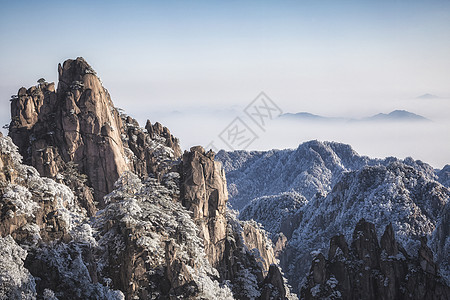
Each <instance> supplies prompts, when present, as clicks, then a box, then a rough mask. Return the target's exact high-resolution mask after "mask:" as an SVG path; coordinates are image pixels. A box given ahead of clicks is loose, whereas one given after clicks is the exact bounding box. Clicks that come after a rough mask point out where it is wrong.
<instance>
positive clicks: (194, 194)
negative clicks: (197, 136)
mask: <svg viewBox="0 0 450 300" xmlns="http://www.w3.org/2000/svg"><path fill="white" fill-rule="evenodd" d="M182 172H183V173H182V174H183V185H182V189H181V201H182V204H183V206H184V207H186V208H187V209H188V210H190V211H192V212H193V219H194V221H195V222H196V223H197V224H198V226H199V227H200V228H201V235H202V237H203V240H204V241H205V251H206V253H207V255H208V258H209V260H210V262H211V264H212V265H213V266H217V265H218V263H219V262H220V261H221V260H222V259H223V253H224V251H225V238H226V228H227V220H226V216H225V210H226V202H227V201H228V192H227V188H226V179H225V172H224V171H223V169H222V166H221V164H220V162H216V161H214V153H213V152H212V151H210V152H208V153H205V150H204V149H203V148H202V147H200V146H197V147H192V148H191V151H190V152H185V153H184V154H183V165H182Z"/></svg>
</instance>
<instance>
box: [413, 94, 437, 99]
mask: <svg viewBox="0 0 450 300" xmlns="http://www.w3.org/2000/svg"><path fill="white" fill-rule="evenodd" d="M416 98H417V99H437V98H440V97H439V96H436V95H433V94H428V93H426V94H423V95H420V96H418V97H416Z"/></svg>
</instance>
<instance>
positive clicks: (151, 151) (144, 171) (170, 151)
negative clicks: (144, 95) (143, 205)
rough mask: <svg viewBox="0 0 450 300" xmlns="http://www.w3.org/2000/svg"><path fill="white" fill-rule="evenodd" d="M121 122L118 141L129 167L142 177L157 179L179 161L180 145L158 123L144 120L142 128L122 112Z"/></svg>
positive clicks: (173, 167)
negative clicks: (122, 130) (121, 128)
mask: <svg viewBox="0 0 450 300" xmlns="http://www.w3.org/2000/svg"><path fill="white" fill-rule="evenodd" d="M121 118H122V123H123V125H124V134H122V141H123V144H124V146H125V148H124V151H125V155H126V157H127V161H128V164H129V167H130V170H133V171H134V173H136V174H137V175H139V176H140V177H141V178H146V177H148V176H149V175H151V176H154V177H156V178H157V179H159V180H160V179H161V178H162V177H163V176H164V174H166V173H168V172H170V171H171V170H175V168H176V167H175V165H177V164H179V161H178V160H179V159H180V158H181V149H180V145H179V142H178V139H177V138H175V137H173V136H172V135H171V134H170V131H169V129H167V127H163V126H162V125H161V124H160V123H158V122H157V123H156V124H154V125H152V124H151V123H150V121H148V120H147V124H146V128H145V129H143V128H141V127H140V126H139V123H138V122H137V121H136V120H135V119H133V118H132V117H130V116H127V115H126V114H124V113H122V114H121Z"/></svg>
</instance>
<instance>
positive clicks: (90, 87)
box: [9, 58, 128, 213]
mask: <svg viewBox="0 0 450 300" xmlns="http://www.w3.org/2000/svg"><path fill="white" fill-rule="evenodd" d="M58 73H59V82H58V88H57V91H55V86H54V84H53V83H45V82H44V83H40V84H39V85H37V86H34V87H31V88H29V89H28V90H27V89H25V88H21V89H20V90H19V92H18V94H17V98H15V99H13V100H12V102H11V117H12V121H11V124H10V127H9V135H10V136H11V138H12V139H13V141H14V143H15V144H16V145H18V146H19V149H20V153H21V154H22V156H23V157H24V162H25V163H27V164H30V165H33V166H34V167H35V168H36V169H37V170H38V172H39V174H41V175H42V176H46V177H49V178H54V179H58V177H61V176H62V173H63V172H64V170H66V169H67V167H66V163H67V162H72V163H73V166H75V167H76V168H75V169H74V170H73V171H76V172H77V173H79V174H85V175H87V180H88V183H87V185H88V186H90V187H92V188H93V196H94V197H93V198H95V200H96V201H99V202H102V198H103V196H105V195H106V194H107V193H109V192H111V191H112V189H113V185H114V182H115V181H116V180H117V179H118V178H119V175H120V174H121V173H122V172H123V171H125V170H127V169H128V166H127V164H126V162H125V158H124V151H123V145H122V140H121V130H122V121H121V119H120V116H119V114H118V112H117V111H116V110H115V109H114V106H113V104H112V101H111V98H110V96H109V93H108V91H107V90H106V89H105V88H104V87H103V86H102V84H101V81H100V79H99V78H98V77H97V76H96V74H95V72H94V71H93V70H92V68H91V67H90V66H89V64H88V63H87V62H86V61H85V60H84V59H83V58H77V59H76V60H70V59H69V60H67V61H65V62H64V64H63V65H62V66H61V65H59V66H58ZM72 184H73V185H74V189H75V191H76V192H78V193H77V194H78V195H79V198H80V200H81V202H82V203H84V206H85V207H86V208H87V209H88V211H90V212H91V213H93V212H94V209H93V198H92V195H91V193H90V191H89V189H87V187H86V185H84V184H83V183H72Z"/></svg>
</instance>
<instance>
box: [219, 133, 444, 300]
mask: <svg viewBox="0 0 450 300" xmlns="http://www.w3.org/2000/svg"><path fill="white" fill-rule="evenodd" d="M216 157H217V159H218V160H219V161H221V162H222V163H223V166H224V169H225V171H226V174H227V184H228V190H229V194H230V200H229V203H230V204H231V205H232V207H233V208H234V209H236V210H238V211H239V212H240V214H239V216H240V218H241V219H242V220H255V221H257V222H259V223H260V224H262V227H263V228H264V229H265V230H267V231H268V232H269V233H270V237H271V239H272V241H273V243H274V244H275V248H276V250H277V255H278V258H279V259H280V262H281V267H282V269H283V270H284V271H285V274H286V276H287V278H288V280H289V282H290V283H291V284H292V286H293V288H294V291H297V292H298V291H299V290H300V289H301V287H302V286H304V284H305V280H306V276H307V275H306V274H308V270H309V263H308V262H310V261H311V260H312V259H313V255H312V253H315V252H316V251H319V252H321V253H322V254H323V255H325V256H326V254H327V253H326V251H328V247H327V244H328V241H329V240H330V239H331V238H333V236H335V235H338V234H343V236H344V237H345V239H346V240H347V241H350V240H351V237H352V232H353V229H354V228H355V226H356V225H357V223H358V221H359V220H360V219H362V218H364V219H365V220H368V221H369V222H372V223H373V224H375V226H376V228H377V230H378V232H377V234H378V235H379V236H381V235H382V234H383V232H382V230H383V229H384V228H385V227H386V226H387V225H389V224H390V223H391V224H392V226H393V230H394V232H395V235H396V236H397V238H398V239H399V241H400V244H401V245H402V247H404V248H405V249H406V250H405V251H406V252H407V253H408V255H411V256H413V255H414V254H415V253H416V252H417V250H418V245H419V244H420V243H419V241H420V238H421V237H422V236H426V237H428V239H429V240H430V243H429V244H430V247H431V248H432V249H433V250H434V251H435V252H434V253H435V256H436V258H437V260H438V261H439V263H440V267H441V269H440V273H441V274H442V275H443V276H444V277H446V278H447V282H448V279H449V274H450V272H449V270H450V261H449V256H448V255H447V254H446V253H449V250H450V248H449V247H450V238H449V232H448V229H447V228H448V218H449V216H448V206H449V204H448V202H449V196H450V191H449V189H448V187H449V186H448V181H447V179H448V178H447V175H448V168H449V166H446V167H445V168H444V169H443V170H434V169H433V168H432V167H431V166H429V165H428V164H426V163H424V162H421V161H415V160H413V159H412V158H407V159H405V160H399V159H397V158H394V157H389V158H386V159H383V160H382V159H371V158H369V157H366V156H360V155H358V154H357V153H356V152H355V151H354V150H353V149H352V148H351V147H350V146H349V145H345V144H339V143H334V142H319V141H310V142H307V143H304V144H301V145H300V146H299V147H298V148H297V149H295V150H271V151H252V152H247V151H232V152H225V151H220V152H219V153H218V154H217V156H216ZM302 274H303V275H302Z"/></svg>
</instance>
